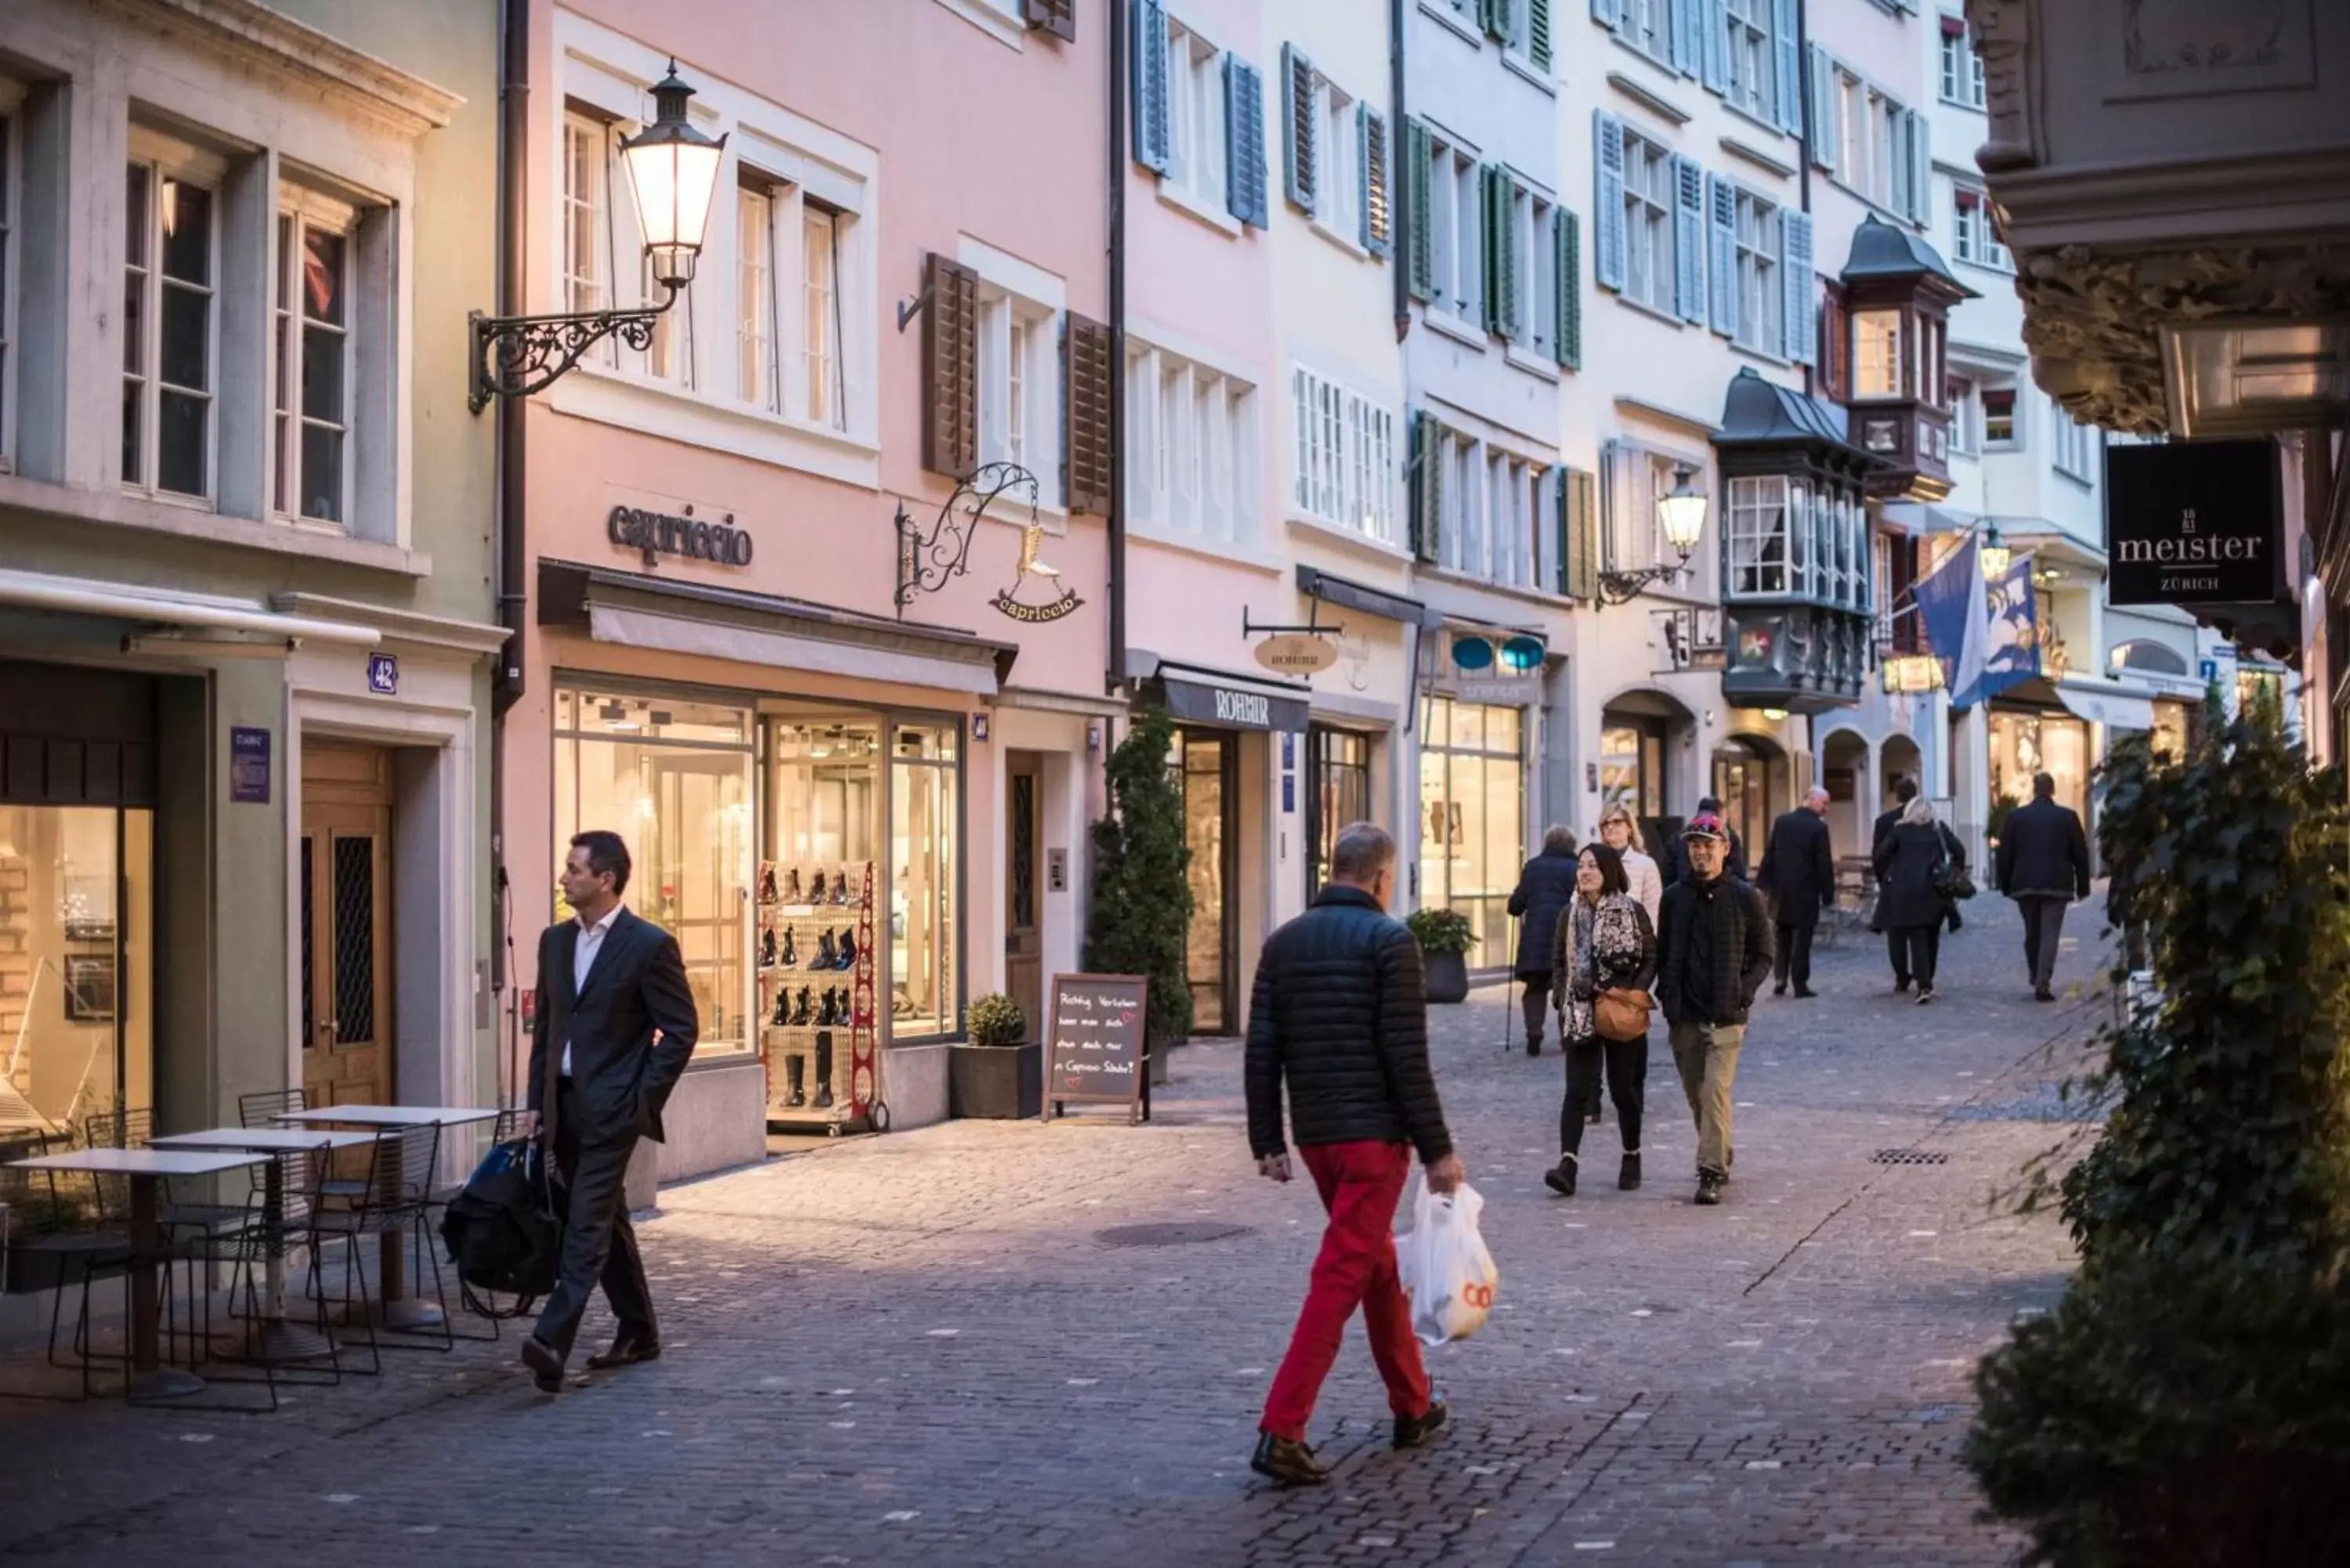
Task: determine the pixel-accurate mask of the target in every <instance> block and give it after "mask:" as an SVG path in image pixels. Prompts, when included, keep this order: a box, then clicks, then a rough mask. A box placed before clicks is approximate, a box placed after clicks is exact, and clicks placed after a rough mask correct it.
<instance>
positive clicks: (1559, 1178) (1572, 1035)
mask: <svg viewBox="0 0 2350 1568" xmlns="http://www.w3.org/2000/svg"><path fill="white" fill-rule="evenodd" d="M1551 973H1552V974H1553V975H1555V976H1556V977H1557V981H1556V983H1557V986H1558V991H1557V997H1558V1037H1559V1039H1560V1040H1561V1041H1563V1042H1565V1045H1566V1101H1565V1104H1564V1105H1562V1106H1560V1107H1559V1113H1558V1147H1559V1157H1558V1164H1557V1165H1555V1167H1553V1168H1550V1169H1549V1170H1546V1171H1544V1172H1543V1180H1544V1183H1546V1184H1547V1185H1548V1186H1549V1188H1550V1189H1551V1190H1552V1191H1553V1192H1555V1193H1557V1194H1558V1195H1559V1196H1560V1197H1562V1198H1572V1197H1574V1196H1575V1168H1576V1165H1577V1163H1578V1160H1579V1158H1580V1156H1581V1153H1582V1149H1583V1127H1584V1123H1585V1122H1586V1121H1588V1120H1589V1119H1590V1117H1591V1116H1592V1114H1593V1113H1595V1112H1596V1111H1597V1110H1598V1109H1599V1080H1600V1069H1601V1066H1602V1064H1605V1065H1606V1068H1607V1089H1608V1097H1609V1098H1610V1099H1612V1100H1613V1101H1614V1102H1615V1104H1616V1125H1617V1127H1619V1128H1621V1129H1622V1131H1623V1135H1624V1164H1623V1168H1622V1169H1621V1171H1620V1172H1619V1173H1618V1174H1617V1179H1616V1185H1617V1187H1619V1188H1621V1189H1624V1190H1625V1191H1627V1192H1628V1191H1630V1190H1632V1189H1634V1188H1636V1187H1638V1186H1639V1185H1640V1106H1641V1103H1642V1101H1643V1100H1644V1099H1645V1098H1646V1089H1647V1085H1648V1034H1647V1033H1646V1032H1645V1031H1644V1032H1643V1033H1641V1035H1640V1036H1639V1038H1638V1039H1636V1040H1609V1039H1607V1038H1606V1037H1604V1036H1603V1035H1601V1033H1599V1022H1598V1002H1599V995H1600V993H1601V992H1607V991H1639V992H1646V991H1647V990H1648V986H1649V984H1650V982H1652V981H1654V980H1655V979H1656V976H1657V931H1656V928H1655V927H1654V926H1652V925H1651V924H1649V922H1648V910H1646V909H1642V908H1641V907H1640V902H1639V900H1638V899H1637V898H1633V897H1632V895H1631V892H1630V883H1629V882H1628V881H1627V879H1626V877H1625V875H1624V859H1623V857H1622V856H1620V855H1618V854H1617V852H1616V851H1615V850H1613V849H1611V848H1609V847H1608V846H1607V845H1605V844H1594V845H1589V846H1586V848H1585V849H1584V851H1583V854H1582V855H1581V857H1579V858H1578V860H1577V863H1576V866H1575V901H1574V902H1573V903H1572V904H1570V905H1568V906H1567V910H1566V913H1565V914H1564V915H1561V916H1560V917H1559V921H1558V936H1557V938H1556V940H1555V946H1554V948H1553V951H1552V961H1551Z"/></svg>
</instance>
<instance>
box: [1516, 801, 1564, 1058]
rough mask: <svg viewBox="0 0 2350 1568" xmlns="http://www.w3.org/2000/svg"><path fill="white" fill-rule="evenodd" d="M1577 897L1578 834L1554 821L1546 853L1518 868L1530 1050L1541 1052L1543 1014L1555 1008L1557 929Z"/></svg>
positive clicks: (1521, 971) (1520, 943)
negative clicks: (1552, 1003)
mask: <svg viewBox="0 0 2350 1568" xmlns="http://www.w3.org/2000/svg"><path fill="white" fill-rule="evenodd" d="M1574 897H1575V835H1574V834H1572V833H1570V832H1568V831H1567V830H1566V829H1565V828H1564V827H1554V828H1552V829H1551V830H1550V831H1549V832H1547V833H1545V834H1544V835H1543V846H1542V853H1541V854H1539V855H1537V856H1535V857H1534V858H1533V859H1531V860H1529V861H1527V862H1526V867H1525V869H1524V870H1523V871H1521V872H1519V873H1518V885H1517V888H1516V889H1515V890H1514V891H1513V892H1512V893H1511V894H1510V905H1509V908H1510V913H1511V915H1512V916H1513V917H1515V919H1517V921H1518V984H1519V985H1520V987H1522V988H1523V990H1522V993H1521V995H1520V997H1519V1001H1520V1002H1521V1003H1522V1004H1523V1006H1524V1008H1525V1014H1526V1054H1527V1055H1529V1056H1539V1055H1541V1054H1542V1036H1543V1016H1544V1014H1545V1013H1547V1012H1549V1011H1550V990H1551V967H1550V959H1551V950H1552V949H1553V948H1554V947H1555V946H1556V945H1557V944H1556V943H1555V942H1554V941H1553V940H1551V938H1552V933H1553V932H1555V931H1556V930H1557V929H1558V917H1559V914H1560V912H1561V911H1563V910H1564V909H1565V908H1566V906H1567V901H1568V900H1569V899H1571V898H1574Z"/></svg>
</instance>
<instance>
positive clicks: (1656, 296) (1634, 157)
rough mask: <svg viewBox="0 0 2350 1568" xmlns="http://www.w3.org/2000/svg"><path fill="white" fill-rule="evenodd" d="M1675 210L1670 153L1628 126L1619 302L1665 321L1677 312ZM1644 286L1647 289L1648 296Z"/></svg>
mask: <svg viewBox="0 0 2350 1568" xmlns="http://www.w3.org/2000/svg"><path fill="white" fill-rule="evenodd" d="M1644 179H1645V181H1646V184H1645V185H1644ZM1673 206H1674V190H1673V154H1672V150H1671V149H1670V148H1668V147H1667V146H1665V144H1664V143H1663V142H1661V141H1657V140H1652V139H1650V138H1649V137H1648V136H1647V135H1645V134H1643V133H1642V132H1640V131H1639V130H1635V129H1634V128H1633V127H1632V126H1630V125H1628V124H1627V125H1626V126H1625V127H1624V287H1623V291H1622V293H1621V294H1620V295H1619V296H1618V297H1620V298H1624V299H1628V300H1631V301H1633V302H1634V303H1636V304H1638V305H1643V306H1647V307H1648V308H1649V309H1650V310H1653V311H1656V312H1658V313H1659V314H1661V315H1664V316H1668V317H1669V316H1673V315H1675V313H1676V311H1677V310H1678V309H1679V303H1678V297H1677V296H1678V283H1679V270H1678V262H1679V256H1678V254H1677V240H1676V237H1675V226H1674V210H1673ZM1644 281H1645V282H1646V283H1647V284H1648V286H1649V287H1648V290H1647V291H1646V292H1643V290H1642V288H1641V285H1642V283H1643V282H1644Z"/></svg>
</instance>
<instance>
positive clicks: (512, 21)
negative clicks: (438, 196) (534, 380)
mask: <svg viewBox="0 0 2350 1568" xmlns="http://www.w3.org/2000/svg"><path fill="white" fill-rule="evenodd" d="M533 3H534V0H505V4H504V17H503V26H502V31H503V34H504V36H503V37H502V38H501V39H500V43H499V51H498V55H499V62H500V64H499V72H498V77H499V80H498V304H497V313H498V314H499V315H500V316H520V315H521V314H522V313H523V308H524V306H523V293H524V290H523V260H524V234H525V213H527V212H528V207H529V203H528V193H529V189H530V182H529V178H528V175H529V161H530V8H531V5H532V4H533ZM497 410H498V411H497V420H498V425H497V435H496V448H497V472H498V510H497V562H496V578H495V586H496V591H497V606H498V624H499V625H500V626H502V627H504V628H505V632H506V640H505V645H504V647H503V648H502V649H499V651H498V663H497V670H496V671H495V673H494V675H493V676H492V677H491V680H490V886H491V903H490V990H491V992H492V994H493V995H494V997H495V998H496V999H497V1002H499V1003H503V1002H504V999H505V992H506V990H507V983H508V981H509V979H510V976H509V974H508V972H507V971H508V969H509V966H510V958H511V952H510V949H511V941H510V940H509V933H508V931H507V929H506V923H507V922H506V919H504V918H503V917H505V916H506V913H507V910H506V902H507V898H509V896H510V889H509V888H508V885H507V881H506V791H505V774H506V714H507V712H508V711H509V710H511V709H512V708H513V707H514V705H515V703H516V702H518V701H521V700H522V694H523V613H524V610H525V607H526V606H527V604H528V602H529V601H528V597H527V596H526V594H525V591H524V584H525V570H526V568H525V554H524V538H523V527H524V517H525V512H524V494H525V491H524V480H525V468H524V462H523V428H524V427H523V414H524V412H525V407H524V401H523V400H522V399H520V398H500V399H498V400H497ZM518 1023H519V1020H516V1021H515V1024H516V1025H518ZM503 1060H504V1056H503V1054H502V1056H501V1061H502V1062H503ZM500 1087H501V1088H502V1089H503V1088H504V1085H503V1084H502V1085H500Z"/></svg>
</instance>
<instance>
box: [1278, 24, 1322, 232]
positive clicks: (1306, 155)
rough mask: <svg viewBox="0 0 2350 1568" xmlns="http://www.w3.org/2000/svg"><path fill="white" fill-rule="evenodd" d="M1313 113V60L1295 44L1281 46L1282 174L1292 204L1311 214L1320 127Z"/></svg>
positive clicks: (1314, 194) (1317, 118)
mask: <svg viewBox="0 0 2350 1568" xmlns="http://www.w3.org/2000/svg"><path fill="white" fill-rule="evenodd" d="M1319 119H1320V117H1319V116H1318V115H1316V114H1315V112H1314V62H1313V61H1312V60H1309V59H1307V58H1306V57H1305V52H1304V51H1303V50H1301V49H1299V48H1298V47H1296V46H1295V45H1294V44H1284V45H1282V46H1281V126H1282V130H1283V132H1284V134H1283V136H1282V139H1281V140H1282V148H1283V151H1282V165H1281V166H1282V176H1283V183H1284V187H1285V189H1286V190H1287V192H1288V194H1289V200H1290V203H1291V205H1293V206H1295V207H1296V208H1297V209H1298V210H1299V211H1300V212H1305V213H1311V212H1313V211H1314V203H1315V197H1316V195H1317V192H1315V189H1314V179H1315V173H1316V172H1317V171H1318V167H1319V166H1318V164H1317V163H1316V161H1315V156H1314V151H1315V149H1314V137H1315V132H1316V131H1318V130H1321V126H1320V124H1319V123H1318V121H1319Z"/></svg>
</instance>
